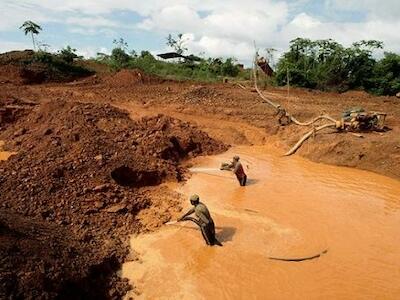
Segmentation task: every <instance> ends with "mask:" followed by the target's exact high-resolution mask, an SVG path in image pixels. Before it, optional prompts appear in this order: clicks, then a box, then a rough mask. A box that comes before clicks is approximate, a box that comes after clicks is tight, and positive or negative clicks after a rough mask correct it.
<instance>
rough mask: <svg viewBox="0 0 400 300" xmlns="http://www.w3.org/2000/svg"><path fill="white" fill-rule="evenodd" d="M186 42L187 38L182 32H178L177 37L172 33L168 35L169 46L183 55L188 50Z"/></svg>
mask: <svg viewBox="0 0 400 300" xmlns="http://www.w3.org/2000/svg"><path fill="white" fill-rule="evenodd" d="M186 42H187V39H184V38H183V34H182V33H178V34H177V37H176V38H174V37H173V36H172V35H171V34H169V35H168V36H167V46H169V47H171V48H172V49H174V50H175V51H176V53H178V54H181V55H182V54H183V53H184V52H185V51H187V50H188V48H187V47H186Z"/></svg>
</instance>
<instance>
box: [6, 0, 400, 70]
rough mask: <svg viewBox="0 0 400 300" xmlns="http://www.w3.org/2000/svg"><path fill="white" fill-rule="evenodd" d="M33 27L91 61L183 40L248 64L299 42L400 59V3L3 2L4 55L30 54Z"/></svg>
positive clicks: (315, 0)
mask: <svg viewBox="0 0 400 300" xmlns="http://www.w3.org/2000/svg"><path fill="white" fill-rule="evenodd" d="M25 20H32V21H34V22H36V23H38V24H40V25H41V26H42V27H43V32H42V33H40V35H39V37H38V39H39V40H40V41H42V42H44V43H47V44H49V45H50V46H51V50H52V51H56V50H58V49H60V48H61V47H63V46H66V45H71V46H72V47H73V48H77V49H78V50H79V53H80V54H82V55H85V56H87V57H90V56H95V55H96V53H97V52H106V53H108V52H110V50H111V49H112V46H113V45H112V40H113V39H114V38H120V37H122V38H124V39H125V40H126V41H127V42H128V44H129V48H130V49H135V50H136V51H140V50H143V49H145V50H151V51H152V52H153V53H158V52H161V51H164V50H166V49H167V47H166V45H165V40H166V39H165V37H166V36H167V35H168V33H178V32H180V33H184V34H185V37H186V38H187V39H188V45H187V46H188V48H189V51H190V52H191V53H194V54H199V53H204V54H205V55H209V56H223V57H227V56H234V57H236V58H237V59H238V60H239V61H242V62H245V63H246V62H248V61H250V59H251V57H252V55H253V52H254V46H253V41H254V40H255V41H256V43H257V46H258V47H259V48H260V49H265V48H275V49H277V50H278V51H279V52H282V51H284V50H285V49H287V47H288V44H289V41H290V40H292V39H294V38H296V37H308V38H311V39H322V38H333V39H335V40H337V41H338V42H340V43H343V44H344V45H346V46H347V45H350V44H351V43H352V42H354V41H358V40H361V39H377V40H381V41H383V42H384V43H385V49H386V50H389V51H395V52H398V53H400V0H286V1H273V0H112V1H109V0H40V1H39V0H0V52H4V51H8V50H11V49H13V50H14V49H26V48H32V44H31V41H30V39H29V37H25V36H24V34H23V33H22V32H21V31H20V30H19V29H18V27H19V26H20V25H21V24H22V23H23V22H24V21H25Z"/></svg>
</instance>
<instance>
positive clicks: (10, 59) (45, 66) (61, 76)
mask: <svg viewBox="0 0 400 300" xmlns="http://www.w3.org/2000/svg"><path fill="white" fill-rule="evenodd" d="M92 74H93V72H92V71H90V70H89V69H87V68H86V67H85V66H84V65H83V64H82V63H79V62H72V63H70V62H65V61H64V60H63V59H61V58H60V57H59V56H57V55H56V54H51V53H46V52H40V51H39V52H36V53H35V52H34V51H32V50H25V51H11V52H6V53H1V54H0V84H4V83H12V84H16V85H23V84H40V83H45V82H68V81H72V80H74V79H79V78H82V77H86V76H89V75H92Z"/></svg>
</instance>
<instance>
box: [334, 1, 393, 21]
mask: <svg viewBox="0 0 400 300" xmlns="http://www.w3.org/2000/svg"><path fill="white" fill-rule="evenodd" d="M326 4H327V6H328V7H329V9H334V10H339V11H340V10H351V11H355V12H358V11H366V12H367V13H368V15H369V18H370V19H381V20H382V19H387V18H390V19H394V20H398V19H399V18H400V1H399V0H363V1H359V0H326Z"/></svg>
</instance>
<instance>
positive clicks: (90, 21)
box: [65, 16, 123, 28]
mask: <svg viewBox="0 0 400 300" xmlns="http://www.w3.org/2000/svg"><path fill="white" fill-rule="evenodd" d="M65 23H66V24H71V25H78V26H82V27H85V28H97V27H112V28H118V27H123V26H122V25H121V24H119V23H118V22H114V21H112V20H109V19H106V18H104V17H100V16H99V17H69V18H67V19H66V20H65Z"/></svg>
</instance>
